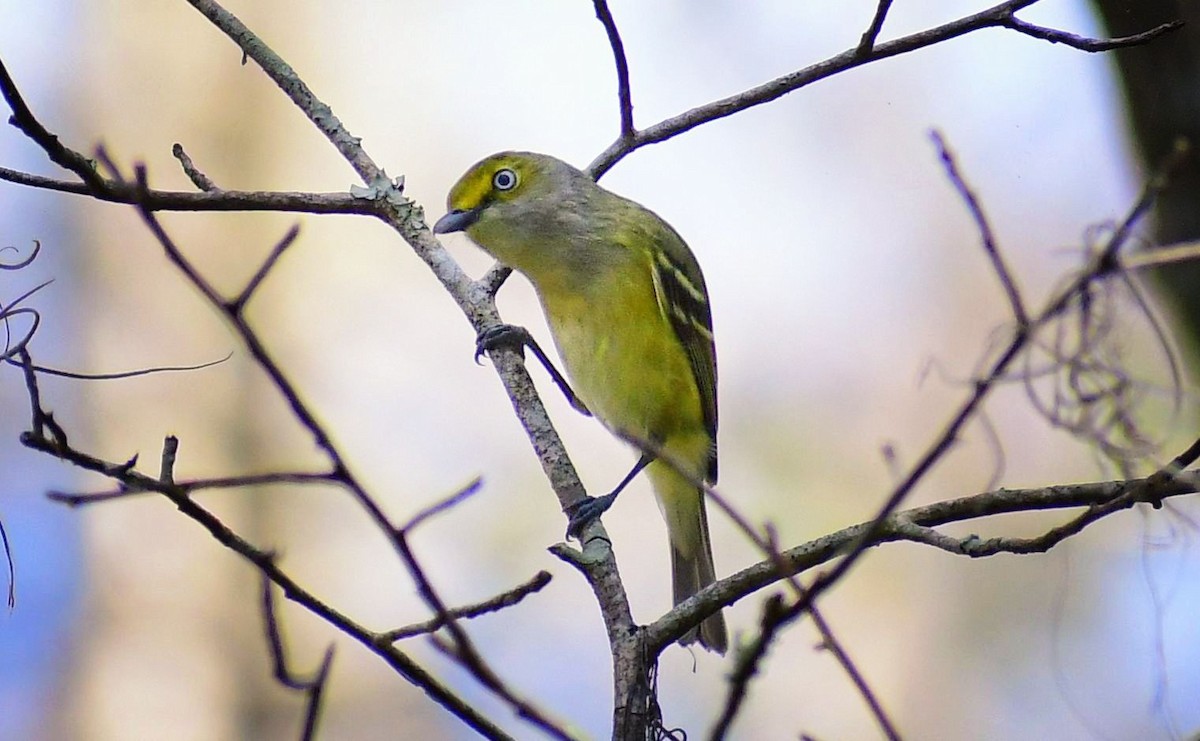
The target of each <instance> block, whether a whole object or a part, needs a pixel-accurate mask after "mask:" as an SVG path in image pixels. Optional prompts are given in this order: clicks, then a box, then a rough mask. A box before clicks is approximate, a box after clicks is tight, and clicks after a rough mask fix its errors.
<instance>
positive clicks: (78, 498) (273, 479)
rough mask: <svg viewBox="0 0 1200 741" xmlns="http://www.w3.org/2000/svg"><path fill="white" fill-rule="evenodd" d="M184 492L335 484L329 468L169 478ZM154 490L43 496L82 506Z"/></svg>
mask: <svg viewBox="0 0 1200 741" xmlns="http://www.w3.org/2000/svg"><path fill="white" fill-rule="evenodd" d="M172 483H174V484H175V486H177V487H179V489H180V490H181V491H183V492H185V493H189V494H190V493H192V492H196V491H201V490H204V489H241V488H244V487H251V486H266V485H268V484H337V483H338V479H337V476H336V474H335V473H333V472H330V471H321V472H312V471H278V472H272V473H258V474H247V475H245V476H222V477H219V478H210V479H192V480H190V481H178V482H172ZM153 491H154V490H150V489H137V488H130V487H124V486H123V487H121V488H119V489H116V490H112V491H100V492H86V493H75V494H72V493H68V492H62V491H50V492H47V493H46V498H48V499H50V500H51V501H53V502H59V503H60V504H65V505H67V506H69V507H81V506H84V505H88V504H99V503H100V502H111V501H113V500H114V499H125V498H127V497H132V496H141V495H144V494H149V493H152V492H153Z"/></svg>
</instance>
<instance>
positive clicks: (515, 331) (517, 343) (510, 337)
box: [475, 324, 533, 364]
mask: <svg viewBox="0 0 1200 741" xmlns="http://www.w3.org/2000/svg"><path fill="white" fill-rule="evenodd" d="M532 341H533V338H532V337H531V336H530V334H529V330H527V329H525V328H524V327H518V326H517V325H515V324H494V325H492V326H490V327H488V328H487V329H485V330H483V331H482V332H480V333H479V335H478V336H477V337H476V338H475V362H476V363H477V364H478V363H479V359H480V358H481V357H483V354H484V353H485V352H488V351H489V350H495V349H496V348H498V347H511V348H513V349H515V350H516V351H517V352H519V353H521V357H525V345H527V344H529V343H530V342H532Z"/></svg>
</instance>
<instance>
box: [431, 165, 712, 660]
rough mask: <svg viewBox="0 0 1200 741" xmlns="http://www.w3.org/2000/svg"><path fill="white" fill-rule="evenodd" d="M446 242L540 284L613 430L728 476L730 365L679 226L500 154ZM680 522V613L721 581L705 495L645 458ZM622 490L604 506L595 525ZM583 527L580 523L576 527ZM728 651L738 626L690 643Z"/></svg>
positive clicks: (594, 408) (694, 636)
mask: <svg viewBox="0 0 1200 741" xmlns="http://www.w3.org/2000/svg"><path fill="white" fill-rule="evenodd" d="M447 210H448V212H449V213H447V214H446V215H445V216H443V217H442V218H441V219H440V220H438V222H437V224H436V225H435V226H434V228H433V230H434V232H436V233H438V234H445V233H448V232H459V231H462V232H466V234H467V236H468V237H470V238H471V240H472V241H474V242H475V243H476V244H477V245H479V246H480V247H481V248H483V250H484V251H486V252H488V253H489V254H490V255H492V256H493V257H495V258H496V259H497V260H499V261H500V262H502V263H504V264H505V265H508V266H509V267H511V268H513V269H515V270H517V271H519V272H521V273H522V274H524V275H525V277H527V278H528V279H529V281H530V282H531V283H532V284H533V287H534V289H535V290H536V292H537V295H538V298H539V299H540V300H541V303H542V309H543V311H545V313H546V319H547V321H548V323H549V325H550V331H551V332H552V334H553V336H554V342H555V345H556V346H557V347H558V352H559V355H560V356H561V357H562V360H563V363H564V365H565V367H566V371H567V376H568V377H569V378H570V382H571V386H572V387H573V389H574V393H575V395H576V396H577V397H578V401H579V402H582V405H583V406H584V407H586V408H587V409H588V410H590V411H591V412H592V413H593V414H594V415H595V416H596V417H597V418H598V419H599V420H600V421H601V422H602V423H603V424H604V425H605V426H607V427H608V428H609V429H610V430H612V431H613V432H615V433H616V434H618V435H619V436H622V437H624V438H625V439H630V438H632V439H634V440H642V441H649V442H651V443H652V444H653V445H656V446H659V448H660V455H661V456H662V457H664V458H669V459H671V460H672V461H674V462H676V463H677V464H680V465H681V466H682V467H686V470H688V471H689V472H690V473H691V474H692V476H693V478H694V479H695V480H703V481H706V482H714V481H716V478H717V446H716V440H717V360H716V349H715V347H714V345H713V333H712V315H711V312H710V310H709V304H708V292H707V290H706V288H705V286H704V276H703V274H702V273H701V272H700V265H699V264H698V263H697V262H696V258H695V257H694V256H693V255H692V252H691V250H689V249H688V246H687V245H686V244H685V243H684V241H683V239H682V238H681V237H680V236H679V234H678V233H676V231H675V230H674V229H672V228H671V226H670V225H669V224H667V222H665V221H663V219H662V218H660V217H659V216H658V215H657V214H655V213H653V212H652V211H650V210H649V209H647V208H645V207H643V206H641V205H640V204H637V203H634V202H633V201H631V200H629V199H627V198H622V197H621V196H618V195H616V194H614V193H611V192H609V191H607V190H605V189H604V188H601V187H600V186H599V185H597V184H596V183H595V181H593V180H592V178H591V177H589V176H588V175H587V174H585V173H583V172H581V171H580V170H578V169H576V168H574V167H572V166H571V165H568V164H567V163H565V162H562V161H561V160H558V159H555V158H554V157H550V156H547V155H544V154H533V153H530V152H501V153H499V154H495V155H492V156H491V157H488V158H486V159H484V160H482V161H480V162H479V163H477V164H475V165H474V166H473V167H471V168H470V169H469V170H467V172H466V174H464V175H463V176H462V177H461V178H460V179H459V181H458V182H457V183H455V185H454V187H453V188H452V189H451V190H450V195H449V197H448V198H447ZM643 467H644V468H645V470H646V473H647V475H648V476H649V477H650V480H651V483H652V484H653V487H654V492H655V494H656V496H657V498H658V503H659V506H660V508H661V509H662V512H663V515H664V517H665V518H666V521H667V531H668V535H669V538H670V545H671V567H672V568H671V572H672V578H673V583H674V599H675V603H676V604H678V603H680V602H682V601H683V600H685V599H687V598H688V597H691V596H692V595H693V594H695V593H696V592H697V591H699V590H700V589H703V588H704V587H706V586H708V585H709V584H711V583H713V581H715V579H716V576H715V573H714V568H713V556H712V543H711V541H710V539H709V534H708V520H707V517H706V516H705V511H704V496H703V493H702V492H701V491H700V489H698V488H697V487H696V485H695V484H693V483H692V482H690V481H689V480H688V479H687V478H686V477H684V476H682V475H680V474H679V472H678V471H676V470H675V469H674V468H672V467H671V466H670V465H668V464H667V463H665V462H664V461H662V460H655V459H654V457H653V456H651V455H649V454H643V456H642V459H641V460H640V461H639V462H638V465H637V466H635V467H634V469H633V471H632V472H631V474H630V476H628V477H626V482H627V481H628V480H629V478H632V476H633V475H634V474H636V473H637V472H638V471H640V470H641V469H642V468H643ZM624 483H625V482H622V484H621V486H618V487H617V489H616V490H615V491H614V492H613V493H612V494H610V495H608V496H607V497H600V498H599V499H597V500H593V502H594V503H596V504H597V505H598V506H594V507H591V508H589V510H588V512H587V516H596V515H598V514H599V513H600V512H602V511H603V510H604V509H605V508H607V506H608V505H609V504H611V503H612V499H613V498H614V497H615V495H616V493H617V492H618V491H619V490H620V488H621V487H622V486H623V485H624ZM575 524H577V523H576V522H574V521H573V523H572V525H575ZM697 640H698V641H699V642H700V644H701V645H702V646H704V647H705V648H707V649H710V650H712V651H716V652H717V653H724V652H725V648H726V645H727V638H726V631H725V621H724V618H723V617H722V615H721V613H720V612H716V613H714V614H713V615H711V616H709V617H708V618H705V620H704V621H703V622H702V623H701V625H700V626H699V629H698V630H696V629H693V630H692V631H690V632H689V633H688V634H686V635H685V636H684V637H683V638H682V639H680V642H681V643H684V644H687V643H692V642H694V641H697Z"/></svg>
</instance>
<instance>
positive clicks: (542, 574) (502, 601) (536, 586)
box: [383, 571, 551, 641]
mask: <svg viewBox="0 0 1200 741" xmlns="http://www.w3.org/2000/svg"><path fill="white" fill-rule="evenodd" d="M550 579H551V575H550V572H549V571H539V572H537V573H536V574H534V576H533V578H532V579H530V580H529V581H527V582H525V583H523V584H518V585H517V586H515V587H513V588H512V589H510V590H508V591H506V592H501V593H500V594H498V595H496V596H495V597H492V598H490V599H486V600H483V601H482V602H476V603H475V604H473V605H463V606H462V607H454V608H450V609H447V610H446V616H448V617H450V618H452V619H454V620H469V619H471V618H475V617H479V616H480V615H486V614H487V613H490V612H496V611H498V610H502V609H504V608H506V607H512V606H513V605H515V604H517V603H518V602H520V601H521V600H523V599H525V598H526V597H528V596H529V595H531V594H533V593H534V592H540V591H541V590H542V589H543V588H545V586H546V585H547V584H549V583H550ZM445 625H446V621H445V620H444V619H442V618H441V617H433V618H430V619H429V620H426V621H424V622H420V623H413V624H412V625H405V626H404V627H402V628H396V629H394V630H389V631H387V632H386V633H383V637H384V638H385V639H386V640H389V641H399V640H401V639H404V638H412V637H413V636H417V635H424V634H426V633H433V632H435V631H437V630H441V629H442V628H443V627H445Z"/></svg>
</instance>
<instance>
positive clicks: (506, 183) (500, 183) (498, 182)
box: [492, 167, 517, 190]
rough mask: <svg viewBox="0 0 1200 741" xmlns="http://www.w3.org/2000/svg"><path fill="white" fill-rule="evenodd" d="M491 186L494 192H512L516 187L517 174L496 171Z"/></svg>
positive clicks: (507, 170) (505, 170) (504, 170)
mask: <svg viewBox="0 0 1200 741" xmlns="http://www.w3.org/2000/svg"><path fill="white" fill-rule="evenodd" d="M492 186H493V187H494V188H495V189H496V190H512V189H513V188H515V187H517V173H515V172H513V171H512V170H510V169H508V168H507V167H506V168H504V169H503V170H497V171H496V174H495V175H493V176H492Z"/></svg>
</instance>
